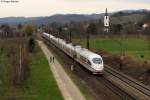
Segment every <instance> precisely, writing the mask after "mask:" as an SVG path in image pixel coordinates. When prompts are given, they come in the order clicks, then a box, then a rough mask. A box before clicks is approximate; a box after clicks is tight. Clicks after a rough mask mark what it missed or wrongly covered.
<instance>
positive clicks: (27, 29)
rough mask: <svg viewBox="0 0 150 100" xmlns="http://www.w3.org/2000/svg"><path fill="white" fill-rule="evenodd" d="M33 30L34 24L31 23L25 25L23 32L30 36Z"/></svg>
mask: <svg viewBox="0 0 150 100" xmlns="http://www.w3.org/2000/svg"><path fill="white" fill-rule="evenodd" d="M33 31H34V27H33V25H31V24H27V25H24V27H23V32H24V33H25V34H26V35H27V36H28V37H29V36H32V33H33Z"/></svg>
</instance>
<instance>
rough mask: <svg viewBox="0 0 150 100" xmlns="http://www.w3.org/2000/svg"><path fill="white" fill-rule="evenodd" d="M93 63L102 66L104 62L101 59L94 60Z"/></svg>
mask: <svg viewBox="0 0 150 100" xmlns="http://www.w3.org/2000/svg"><path fill="white" fill-rule="evenodd" d="M93 63H94V64H100V63H102V60H101V59H100V58H93Z"/></svg>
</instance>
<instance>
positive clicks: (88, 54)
mask: <svg viewBox="0 0 150 100" xmlns="http://www.w3.org/2000/svg"><path fill="white" fill-rule="evenodd" d="M77 52H78V53H79V54H80V55H82V56H84V57H86V58H88V59H93V58H101V56H100V55H98V54H96V53H93V52H91V51H89V50H88V49H85V48H82V49H80V50H77Z"/></svg>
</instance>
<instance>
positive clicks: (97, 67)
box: [93, 64, 104, 71]
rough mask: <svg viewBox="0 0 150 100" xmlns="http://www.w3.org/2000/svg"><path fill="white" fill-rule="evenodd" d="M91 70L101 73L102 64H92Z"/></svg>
mask: <svg viewBox="0 0 150 100" xmlns="http://www.w3.org/2000/svg"><path fill="white" fill-rule="evenodd" d="M93 68H94V69H95V70H97V71H103V69H104V66H103V65H102V64H94V65H93Z"/></svg>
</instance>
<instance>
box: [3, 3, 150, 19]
mask: <svg viewBox="0 0 150 100" xmlns="http://www.w3.org/2000/svg"><path fill="white" fill-rule="evenodd" d="M2 1H3V2H2ZM4 1H11V0H0V17H12V16H15V17H20V16H22V17H23V16H24V17H36V16H51V15H54V14H74V13H76V14H91V13H103V12H104V11H105V8H108V11H109V12H114V11H119V10H127V9H132V10H134V9H149V10H150V0H14V1H18V2H17V3H12V2H9V3H6V2H4Z"/></svg>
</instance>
